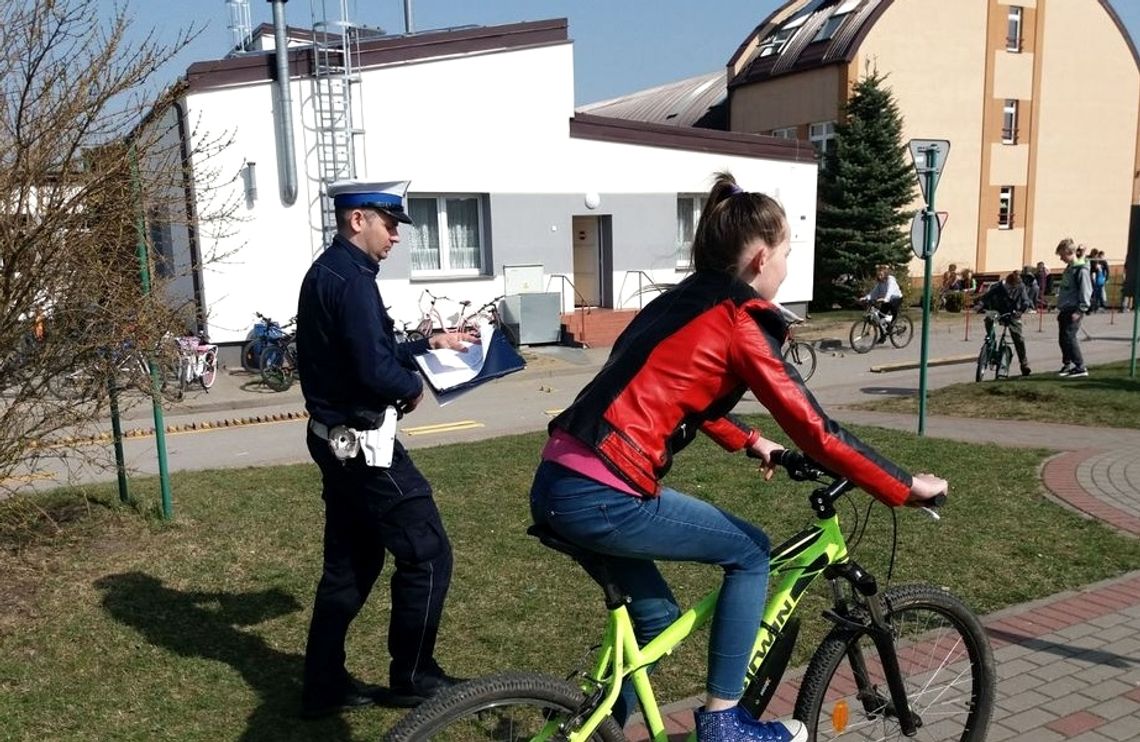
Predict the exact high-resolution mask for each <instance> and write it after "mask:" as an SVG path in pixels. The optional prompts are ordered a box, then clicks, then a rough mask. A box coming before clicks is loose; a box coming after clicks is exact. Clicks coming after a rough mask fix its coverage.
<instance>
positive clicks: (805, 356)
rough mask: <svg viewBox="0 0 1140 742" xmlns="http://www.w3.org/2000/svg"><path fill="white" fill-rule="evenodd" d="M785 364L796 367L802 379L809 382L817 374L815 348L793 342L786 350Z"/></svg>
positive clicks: (797, 341) (796, 341)
mask: <svg viewBox="0 0 1140 742" xmlns="http://www.w3.org/2000/svg"><path fill="white" fill-rule="evenodd" d="M784 362H785V363H788V364H791V365H792V366H794V367H795V369H796V371H798V372H799V374H800V378H801V379H803V380H804V381H807V380H808V379H810V378H811V375H812V374H814V373H815V363H816V358H815V348H813V347H811V345H809V344H808V343H801V342H800V341H799V340H793V341H792V342H790V343H788V347H787V348H786V349H785V350H784Z"/></svg>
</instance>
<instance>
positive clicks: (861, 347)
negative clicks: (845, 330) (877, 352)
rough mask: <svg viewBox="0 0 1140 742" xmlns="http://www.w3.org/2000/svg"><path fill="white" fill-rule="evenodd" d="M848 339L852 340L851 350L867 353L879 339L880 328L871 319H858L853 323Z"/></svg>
mask: <svg viewBox="0 0 1140 742" xmlns="http://www.w3.org/2000/svg"><path fill="white" fill-rule="evenodd" d="M848 339H849V340H850V341H851V350H853V351H855V352H856V353H866V352H867V351H869V350H871V348H872V347H873V346H874V345H875V341H876V340H878V339H879V328H878V326H877V325H876V324H875V323H874V322H872V321H871V320H869V319H861V320H856V321H855V324H853V325H851V332H850V334H849V335H848Z"/></svg>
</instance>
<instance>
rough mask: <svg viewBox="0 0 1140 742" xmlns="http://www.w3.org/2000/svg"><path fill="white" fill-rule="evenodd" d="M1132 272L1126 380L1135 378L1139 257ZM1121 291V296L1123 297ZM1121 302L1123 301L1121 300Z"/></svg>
mask: <svg viewBox="0 0 1140 742" xmlns="http://www.w3.org/2000/svg"><path fill="white" fill-rule="evenodd" d="M1132 272H1133V273H1134V274H1136V275H1134V276H1133V277H1132V280H1133V281H1135V282H1136V283H1135V284H1133V286H1132V362H1131V363H1129V364H1128V378H1130V379H1135V378H1136V338H1137V334H1138V332H1140V301H1137V299H1140V255H1137V256H1136V261H1135V262H1134V263H1133V264H1132ZM1123 293H1124V292H1123V291H1121V294H1122V295H1123ZM1121 301H1123V299H1121Z"/></svg>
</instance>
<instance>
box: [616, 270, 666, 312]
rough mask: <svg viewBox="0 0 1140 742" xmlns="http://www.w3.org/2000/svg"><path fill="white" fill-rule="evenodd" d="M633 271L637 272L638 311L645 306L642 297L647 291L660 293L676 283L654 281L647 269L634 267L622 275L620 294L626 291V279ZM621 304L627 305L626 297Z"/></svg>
mask: <svg viewBox="0 0 1140 742" xmlns="http://www.w3.org/2000/svg"><path fill="white" fill-rule="evenodd" d="M631 273H632V274H635V275H636V276H637V294H636V296H637V309H638V311H640V310H641V309H642V308H643V307H644V305H643V303H642V298H643V297H644V296H645V292H646V291H656V292H658V293H660V292H662V291H665V290H666V289H669V288H671V287H672V286H674V285H675V284H671V283H658V282H657V281H654V280H653V277H652V276H650V275H649V274H648V273H646V272H645V271H643V270H641V269H633V270H628V271H626V272H625V275H624V276H622V279H621V286H620V287H618V296H622V295H623V292H624V291H625V282H626V280H628V279H629V276H630V274H631ZM642 279H645V280H644V281H643V280H642ZM647 284H648V285H647ZM621 305H622V307H623V308H624V307H625V301H624V299H623V300H622V303H621Z"/></svg>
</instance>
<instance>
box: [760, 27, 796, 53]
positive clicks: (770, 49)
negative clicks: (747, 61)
mask: <svg viewBox="0 0 1140 742" xmlns="http://www.w3.org/2000/svg"><path fill="white" fill-rule="evenodd" d="M797 28H798V27H797ZM795 33H796V29H795V28H787V27H784V28H781V29H778V30H776V31H775V32H774V33H772V34H771V35H770V36H768V38H766V39H764V42H763V43H762V44H760V49H759V50H758V51H757V52H756V56H757V57H770V56H772V55H773V54H779V53H780V52H781V51H783V49H784V45H785V44H787V43H788V40H789V39H791V38H792V36H794V35H795Z"/></svg>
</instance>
